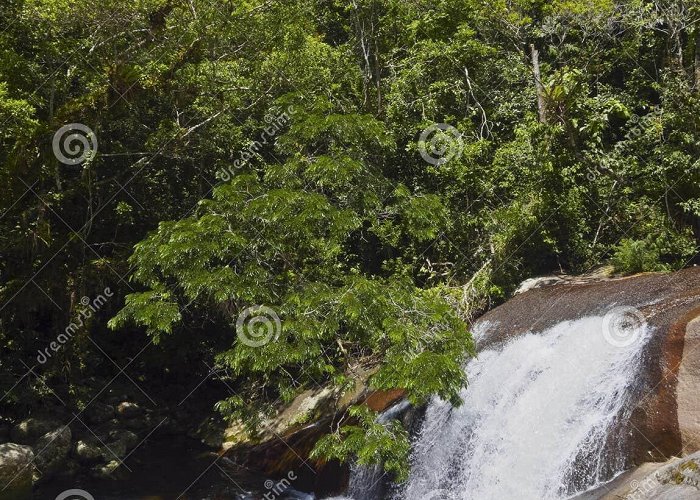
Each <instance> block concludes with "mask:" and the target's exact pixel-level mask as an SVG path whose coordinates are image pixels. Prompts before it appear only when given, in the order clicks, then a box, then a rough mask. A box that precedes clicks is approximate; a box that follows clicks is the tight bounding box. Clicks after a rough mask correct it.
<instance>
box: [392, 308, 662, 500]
mask: <svg viewBox="0 0 700 500" xmlns="http://www.w3.org/2000/svg"><path fill="white" fill-rule="evenodd" d="M649 337H650V331H649V329H648V327H646V326H644V327H643V331H642V332H640V335H639V336H638V338H637V340H636V342H634V343H633V344H631V345H628V346H623V347H619V346H615V345H611V344H610V343H608V342H606V340H605V337H604V336H603V333H602V318H601V317H597V316H596V317H586V318H582V319H579V320H576V321H567V322H562V323H559V324H558V325H556V326H554V327H552V328H550V329H548V330H546V331H544V332H542V333H538V334H532V333H530V334H526V335H521V336H519V337H517V338H515V339H513V340H512V341H510V342H509V343H507V344H506V345H505V346H502V347H500V348H494V349H491V350H486V351H482V352H481V353H479V356H478V358H477V359H474V360H472V361H471V362H469V364H468V365H467V367H466V371H467V374H468V376H469V386H468V388H467V389H466V390H464V391H463V392H462V398H463V400H464V404H463V405H462V406H460V407H459V408H453V407H452V406H451V405H450V404H449V403H447V402H444V401H441V400H439V399H435V400H433V401H432V402H431V403H430V405H429V407H428V409H427V413H426V416H425V420H424V422H423V425H422V429H421V431H420V434H419V436H418V437H417V440H416V443H415V445H414V448H413V452H412V468H411V475H410V479H409V481H408V483H407V485H405V487H404V488H403V489H402V490H401V491H400V493H399V494H398V495H397V496H396V497H395V498H397V499H408V500H423V499H426V498H433V499H469V500H508V499H519V500H520V499H522V500H549V499H562V498H567V497H568V496H570V495H571V494H572V493H574V492H576V491H582V490H585V489H587V488H589V487H591V486H593V485H595V484H598V483H600V482H603V481H605V480H607V479H609V478H610V477H611V476H612V475H613V474H615V473H616V472H619V471H620V470H621V469H622V468H623V467H624V466H625V465H626V462H625V457H624V450H623V448H624V446H623V441H624V438H623V433H622V432H621V429H623V428H624V426H621V424H623V423H624V422H625V421H626V419H627V418H628V416H629V412H630V411H631V410H632V405H631V404H630V403H631V400H632V399H633V397H634V391H632V390H631V389H632V387H634V385H635V379H636V378H637V377H638V374H639V372H640V366H641V356H642V353H643V350H644V346H645V345H646V343H647V341H648V340H649Z"/></svg>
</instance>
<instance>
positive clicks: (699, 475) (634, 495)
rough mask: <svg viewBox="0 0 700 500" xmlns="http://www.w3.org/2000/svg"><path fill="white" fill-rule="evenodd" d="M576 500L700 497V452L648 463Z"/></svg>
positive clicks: (691, 498) (683, 498) (688, 498)
mask: <svg viewBox="0 0 700 500" xmlns="http://www.w3.org/2000/svg"><path fill="white" fill-rule="evenodd" d="M575 498H576V500H618V499H621V498H623V499H625V500H696V499H698V498H700V452H698V453H695V454H693V455H690V456H688V457H686V458H672V459H671V460H669V461H667V462H664V463H646V464H643V465H641V466H639V467H638V468H636V469H634V470H631V471H628V472H625V473H624V474H622V475H620V476H618V477H617V478H615V479H614V480H613V481H611V482H610V483H608V484H606V485H604V486H602V487H600V488H598V489H595V490H592V491H589V492H586V493H583V494H581V495H579V496H577V497H575Z"/></svg>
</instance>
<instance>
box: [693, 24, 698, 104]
mask: <svg viewBox="0 0 700 500" xmlns="http://www.w3.org/2000/svg"><path fill="white" fill-rule="evenodd" d="M693 83H694V87H695V91H700V28H696V29H695V81H694V82H693Z"/></svg>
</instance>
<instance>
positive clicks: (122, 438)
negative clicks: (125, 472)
mask: <svg viewBox="0 0 700 500" xmlns="http://www.w3.org/2000/svg"><path fill="white" fill-rule="evenodd" d="M109 438H110V442H109V443H107V445H106V447H107V450H104V456H105V458H107V459H112V458H115V459H116V458H119V459H120V460H121V459H124V458H125V457H126V456H127V455H128V454H129V452H131V450H133V449H134V448H135V447H136V446H137V445H138V444H139V443H140V442H141V440H140V439H139V437H138V436H137V435H136V434H134V433H133V432H131V431H127V430H114V431H112V432H110V433H109Z"/></svg>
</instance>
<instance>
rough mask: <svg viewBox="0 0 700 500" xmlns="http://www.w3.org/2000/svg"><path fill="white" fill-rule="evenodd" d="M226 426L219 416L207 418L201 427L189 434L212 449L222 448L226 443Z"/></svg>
mask: <svg viewBox="0 0 700 500" xmlns="http://www.w3.org/2000/svg"><path fill="white" fill-rule="evenodd" d="M225 427H226V425H225V424H224V422H223V421H222V420H221V418H220V417H218V416H212V417H208V418H206V419H205V420H204V421H203V422H202V423H201V424H200V425H199V427H198V428H197V429H196V430H195V431H192V432H190V433H189V436H190V437H192V438H194V439H199V440H200V441H201V442H202V443H204V444H205V445H207V446H209V447H210V448H221V446H222V445H223V442H224V431H225Z"/></svg>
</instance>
